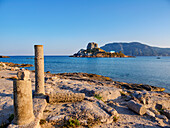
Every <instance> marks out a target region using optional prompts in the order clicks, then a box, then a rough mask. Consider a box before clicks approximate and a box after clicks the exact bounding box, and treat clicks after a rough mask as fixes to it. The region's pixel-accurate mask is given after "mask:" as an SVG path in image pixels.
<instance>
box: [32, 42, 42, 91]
mask: <svg viewBox="0 0 170 128" xmlns="http://www.w3.org/2000/svg"><path fill="white" fill-rule="evenodd" d="M34 49H35V94H45V91H44V51H43V45H34Z"/></svg>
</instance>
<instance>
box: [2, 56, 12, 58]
mask: <svg viewBox="0 0 170 128" xmlns="http://www.w3.org/2000/svg"><path fill="white" fill-rule="evenodd" d="M0 58H10V57H9V56H0Z"/></svg>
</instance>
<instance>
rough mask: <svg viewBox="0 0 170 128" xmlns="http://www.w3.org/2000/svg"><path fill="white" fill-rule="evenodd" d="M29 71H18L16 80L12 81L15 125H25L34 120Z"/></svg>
mask: <svg viewBox="0 0 170 128" xmlns="http://www.w3.org/2000/svg"><path fill="white" fill-rule="evenodd" d="M29 74H30V72H29V71H19V72H18V74H17V75H18V80H14V81H13V91H14V92H13V93H14V121H13V123H14V124H16V125H26V124H29V123H30V122H32V121H33V120H34V114H33V102H32V86H31V80H30V79H29Z"/></svg>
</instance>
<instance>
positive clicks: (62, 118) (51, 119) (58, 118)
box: [49, 115, 65, 123]
mask: <svg viewBox="0 0 170 128" xmlns="http://www.w3.org/2000/svg"><path fill="white" fill-rule="evenodd" d="M64 118H65V115H59V116H54V117H51V118H50V119H49V122H55V123H56V122H58V121H61V120H64Z"/></svg>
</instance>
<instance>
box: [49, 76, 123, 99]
mask: <svg viewBox="0 0 170 128" xmlns="http://www.w3.org/2000/svg"><path fill="white" fill-rule="evenodd" d="M53 83H54V84H53V85H51V84H48V85H49V87H48V85H46V86H47V87H46V93H48V94H50V93H52V92H53V91H54V92H60V91H62V90H65V91H66V90H67V91H71V92H74V93H84V94H85V95H86V96H94V95H99V96H101V97H102V100H103V101H108V100H114V99H116V98H119V97H120V96H121V94H120V91H121V89H118V88H114V87H107V86H96V85H90V84H88V83H87V82H81V81H76V80H69V79H67V80H65V79H57V80H53Z"/></svg>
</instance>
